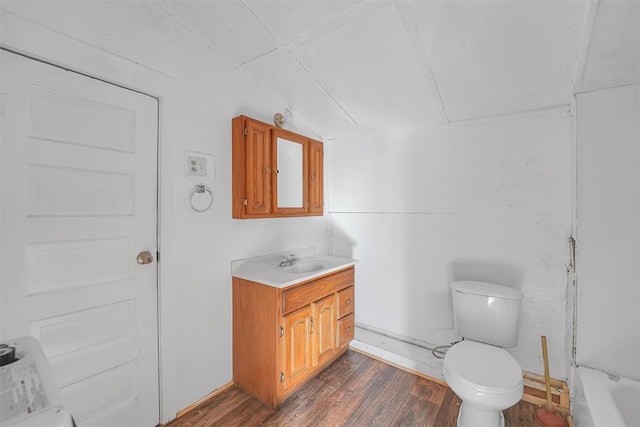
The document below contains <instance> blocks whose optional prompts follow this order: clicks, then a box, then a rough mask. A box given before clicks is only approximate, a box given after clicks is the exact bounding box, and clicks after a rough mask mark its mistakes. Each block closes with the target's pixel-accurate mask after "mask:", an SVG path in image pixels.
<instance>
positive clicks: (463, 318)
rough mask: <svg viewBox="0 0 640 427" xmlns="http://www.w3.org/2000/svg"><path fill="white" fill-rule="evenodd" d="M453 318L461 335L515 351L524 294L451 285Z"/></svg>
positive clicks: (494, 287)
mask: <svg viewBox="0 0 640 427" xmlns="http://www.w3.org/2000/svg"><path fill="white" fill-rule="evenodd" d="M451 292H452V295H453V318H454V322H455V328H456V331H457V332H458V334H459V335H461V336H463V337H465V338H467V339H470V340H474V341H480V342H484V343H487V344H493V345H497V346H499V347H515V346H516V345H517V344H518V318H519V317H520V302H521V301H522V292H520V291H519V290H517V289H513V288H510V287H508V286H502V285H496V284H494V283H486V282H474V281H458V282H453V283H452V284H451Z"/></svg>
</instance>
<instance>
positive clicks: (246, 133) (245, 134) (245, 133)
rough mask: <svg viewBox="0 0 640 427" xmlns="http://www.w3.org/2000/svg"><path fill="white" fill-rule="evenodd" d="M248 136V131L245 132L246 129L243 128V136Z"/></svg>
mask: <svg viewBox="0 0 640 427" xmlns="http://www.w3.org/2000/svg"><path fill="white" fill-rule="evenodd" d="M248 134H249V131H247V128H244V136H247V135H248Z"/></svg>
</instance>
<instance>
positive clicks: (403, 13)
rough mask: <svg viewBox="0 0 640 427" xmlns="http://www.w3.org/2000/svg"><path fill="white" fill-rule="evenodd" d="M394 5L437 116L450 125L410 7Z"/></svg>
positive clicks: (400, 2)
mask: <svg viewBox="0 0 640 427" xmlns="http://www.w3.org/2000/svg"><path fill="white" fill-rule="evenodd" d="M395 3H396V8H397V10H398V13H399V14H400V19H401V20H402V23H403V26H404V28H405V30H406V32H407V35H408V36H409V41H410V42H411V46H412V47H413V51H414V53H415V54H416V59H417V60H418V66H419V67H420V70H421V71H422V75H423V76H424V78H425V80H426V82H427V85H428V86H429V89H430V90H431V93H432V95H433V100H434V104H435V107H436V110H437V112H438V115H439V116H440V121H441V122H442V123H443V124H445V125H446V124H448V123H450V120H449V117H448V115H447V111H446V109H445V107H444V102H443V101H442V96H441V95H440V90H439V89H438V85H437V83H436V79H435V77H434V75H433V70H432V69H431V64H430V62H429V58H428V57H427V53H426V51H425V49H424V45H423V44H422V40H421V38H420V33H419V32H418V28H417V26H416V23H415V21H414V19H413V12H412V11H411V6H409V3H408V2H407V0H396V2H395Z"/></svg>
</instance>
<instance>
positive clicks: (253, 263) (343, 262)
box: [231, 248, 356, 288]
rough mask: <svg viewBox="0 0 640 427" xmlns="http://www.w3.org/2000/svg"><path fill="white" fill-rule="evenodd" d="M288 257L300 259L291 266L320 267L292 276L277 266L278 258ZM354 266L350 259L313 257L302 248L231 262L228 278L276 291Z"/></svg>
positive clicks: (312, 253) (328, 256) (307, 250)
mask: <svg viewBox="0 0 640 427" xmlns="http://www.w3.org/2000/svg"><path fill="white" fill-rule="evenodd" d="M291 254H295V256H296V257H298V258H300V261H299V262H297V263H296V264H294V265H293V266H292V267H295V266H305V265H308V264H310V263H314V264H315V263H319V264H322V269H319V270H316V271H311V272H305V273H294V272H289V271H287V270H288V269H289V267H279V266H278V264H279V263H280V259H281V257H283V256H290V255H291ZM355 263H356V260H354V259H351V258H342V257H335V256H330V255H315V249H314V248H306V249H297V250H294V251H286V252H281V253H277V254H271V255H263V256H259V257H254V258H245V259H240V260H234V261H232V262H231V275H232V276H234V277H238V278H240V279H245V280H250V281H252V282H257V283H262V284H264V285H268V286H273V287H276V288H286V287H287V286H291V285H295V284H297V283H300V282H304V281H306V280H310V279H315V278H316V277H320V276H324V275H325V274H329V273H333V272H335V271H338V270H342V269H344V268H347V267H350V266H352V265H355Z"/></svg>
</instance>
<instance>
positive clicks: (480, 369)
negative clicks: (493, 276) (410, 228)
mask: <svg viewBox="0 0 640 427" xmlns="http://www.w3.org/2000/svg"><path fill="white" fill-rule="evenodd" d="M451 291H452V294H453V314H454V319H455V328H456V331H457V332H458V335H461V336H463V337H464V339H465V340H464V341H462V342H459V343H458V344H455V345H454V346H453V347H451V348H450V349H449V350H448V351H447V353H446V355H445V358H444V379H445V381H446V382H447V384H449V387H450V388H451V390H453V392H454V393H455V394H457V395H458V397H459V398H460V399H461V400H462V404H461V405H460V412H459V413H458V426H459V427H467V426H473V427H485V426H486V427H499V426H504V416H503V414H502V410H503V409H507V408H509V407H511V406H513V405H515V404H516V403H518V401H520V399H521V398H522V394H523V391H524V387H523V381H522V370H521V369H520V365H519V364H518V362H517V361H516V360H515V359H514V358H513V356H511V354H509V352H507V351H506V350H504V349H503V348H502V347H515V346H516V344H517V343H518V317H519V315H520V302H521V300H522V293H521V292H520V291H519V290H517V289H513V288H509V287H506V286H501V285H496V284H493V283H485V282H474V281H459V282H453V283H452V284H451Z"/></svg>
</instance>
